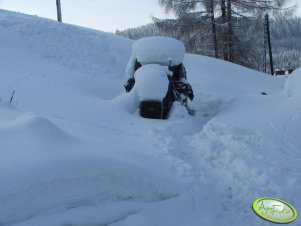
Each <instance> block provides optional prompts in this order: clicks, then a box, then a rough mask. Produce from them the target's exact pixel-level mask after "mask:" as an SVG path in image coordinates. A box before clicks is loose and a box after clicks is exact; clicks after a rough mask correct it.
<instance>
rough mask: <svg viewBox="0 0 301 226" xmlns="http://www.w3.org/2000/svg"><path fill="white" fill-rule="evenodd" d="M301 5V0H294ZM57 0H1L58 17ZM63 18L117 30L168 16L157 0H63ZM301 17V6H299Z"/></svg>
mask: <svg viewBox="0 0 301 226" xmlns="http://www.w3.org/2000/svg"><path fill="white" fill-rule="evenodd" d="M297 2H299V5H300V6H301V2H300V0H291V3H297ZM55 3H56V1H55V0H0V8H1V9H7V10H11V11H18V12H22V13H26V14H32V15H38V16H40V17H46V18H51V19H56V4H55ZM61 4H62V14H63V21H64V22H66V23H70V24H76V25H80V26H84V27H90V28H94V29H98V30H102V31H111V32H115V31H116V29H119V30H122V29H126V28H129V27H136V26H139V25H144V24H147V23H150V22H151V16H156V17H159V18H167V17H168V16H166V15H165V13H164V10H163V9H162V8H161V7H160V6H159V5H158V0H61ZM297 15H299V16H301V7H298V9H297Z"/></svg>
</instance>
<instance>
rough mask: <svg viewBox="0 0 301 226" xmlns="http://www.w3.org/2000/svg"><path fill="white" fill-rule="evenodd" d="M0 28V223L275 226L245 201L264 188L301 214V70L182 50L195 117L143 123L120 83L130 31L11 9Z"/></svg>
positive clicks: (176, 116) (179, 116)
mask: <svg viewBox="0 0 301 226" xmlns="http://www.w3.org/2000/svg"><path fill="white" fill-rule="evenodd" d="M0 34H1V35H0V97H1V102H0V225H1V226H4V225H5V226H6V225H8V226H12V225H14V226H17V225H18V226H66V225H70V226H87V225H89V226H99V225H110V226H142V225H144V226H169V225H170V226H199V225H208V226H211V225H212V226H219V225H231V226H236V225H237V226H238V225H250V226H251V225H271V224H272V223H269V222H266V221H264V220H262V219H261V218H259V217H257V216H256V215H255V214H254V213H253V211H252V209H251V205H252V202H253V201H254V200H255V199H257V198H259V197H265V196H269V197H275V198H280V199H283V200H285V201H288V202H289V203H291V204H292V205H293V206H295V207H296V209H297V211H298V210H301V196H300V195H301V150H300V148H301V139H300V134H301V102H300V99H301V69H299V70H296V71H295V72H294V73H293V75H292V76H290V77H271V76H268V75H265V74H262V73H259V72H256V71H252V70H249V69H246V68H243V67H240V66H237V65H233V64H230V63H227V62H223V61H220V60H216V59H212V58H208V57H204V56H197V55H189V54H186V55H185V59H184V63H185V66H186V69H187V72H188V80H189V82H190V83H191V85H192V86H193V89H194V92H195V99H194V101H193V102H192V103H191V107H192V108H194V109H195V110H196V115H195V116H194V117H192V116H189V115H187V114H183V112H181V111H175V112H174V114H173V116H172V117H171V118H170V119H169V120H151V119H144V118H141V117H139V115H138V114H137V112H136V111H135V108H134V105H133V101H132V100H133V94H131V93H130V94H126V93H125V92H124V90H123V86H122V85H123V83H124V82H125V68H126V64H127V61H128V60H129V58H130V55H131V48H132V44H133V42H132V41H131V40H127V39H124V38H121V37H117V36H114V35H111V34H107V33H103V32H100V31H95V30H89V29H85V28H81V27H76V26H71V25H66V24H59V23H57V22H54V21H51V20H45V19H40V18H38V17H33V16H27V15H22V14H16V13H12V12H7V11H0ZM14 90H15V95H14V97H13V100H12V104H9V101H10V98H11V96H12V93H13V91H14ZM262 93H266V94H267V95H262ZM292 225H301V221H300V219H297V220H296V221H295V222H294V223H292Z"/></svg>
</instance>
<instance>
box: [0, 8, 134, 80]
mask: <svg viewBox="0 0 301 226" xmlns="http://www.w3.org/2000/svg"><path fill="white" fill-rule="evenodd" d="M45 27H47V29H45ZM0 28H4V29H5V31H6V32H8V31H9V32H12V33H15V34H17V36H20V37H21V38H22V40H23V42H24V44H26V45H27V46H28V48H30V49H31V51H32V52H34V53H36V54H38V55H40V56H42V57H43V58H46V59H47V60H48V61H50V62H52V63H58V64H61V65H63V66H66V67H69V68H72V69H75V70H77V71H81V72H85V73H89V74H94V75H102V76H106V77H114V78H116V77H121V76H123V70H122V69H123V68H122V67H120V66H119V65H121V66H123V65H126V63H127V62H126V59H127V57H124V56H127V55H129V53H130V44H131V42H132V41H131V40H128V39H126V38H122V37H118V36H114V35H112V34H109V33H105V32H102V31H97V30H93V29H88V28H83V27H79V26H75V25H69V24H65V23H64V24H60V23H57V22H56V21H53V20H49V19H42V18H39V17H36V16H29V15H24V14H17V13H11V12H8V11H4V10H1V11H0ZM104 53H105V54H104ZM103 65H108V66H107V67H103Z"/></svg>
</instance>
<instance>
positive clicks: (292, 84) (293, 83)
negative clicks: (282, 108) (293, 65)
mask: <svg viewBox="0 0 301 226" xmlns="http://www.w3.org/2000/svg"><path fill="white" fill-rule="evenodd" d="M300 85H301V68H299V69H296V70H295V71H294V72H293V74H292V75H290V76H289V77H288V78H287V80H286V82H285V85H284V92H285V93H286V95H287V96H288V97H292V96H293V97H296V98H297V97H299V98H300V97H301V89H300Z"/></svg>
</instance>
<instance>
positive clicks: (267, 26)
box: [265, 14, 274, 75]
mask: <svg viewBox="0 0 301 226" xmlns="http://www.w3.org/2000/svg"><path fill="white" fill-rule="evenodd" d="M265 19H266V29H267V36H268V47H269V56H270V68H271V75H274V66H273V54H272V45H271V37H270V25H269V15H268V14H265Z"/></svg>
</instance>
